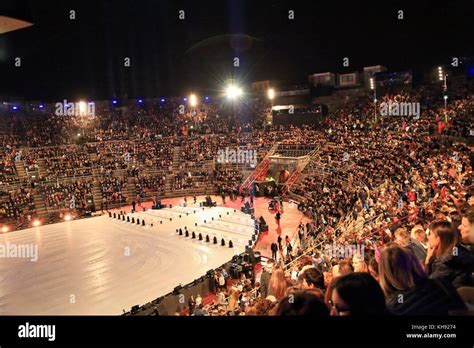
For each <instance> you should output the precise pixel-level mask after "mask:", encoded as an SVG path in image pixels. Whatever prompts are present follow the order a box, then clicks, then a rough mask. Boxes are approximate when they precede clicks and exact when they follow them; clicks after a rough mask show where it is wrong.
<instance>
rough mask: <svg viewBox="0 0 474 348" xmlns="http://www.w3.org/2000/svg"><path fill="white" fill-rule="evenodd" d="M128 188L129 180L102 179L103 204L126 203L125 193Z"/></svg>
mask: <svg viewBox="0 0 474 348" xmlns="http://www.w3.org/2000/svg"><path fill="white" fill-rule="evenodd" d="M126 187H127V178H123V177H121V178H110V177H104V178H102V180H100V188H101V193H102V202H104V203H106V204H117V203H125V202H126V200H127V197H126V195H125V192H124V191H125V188H126Z"/></svg>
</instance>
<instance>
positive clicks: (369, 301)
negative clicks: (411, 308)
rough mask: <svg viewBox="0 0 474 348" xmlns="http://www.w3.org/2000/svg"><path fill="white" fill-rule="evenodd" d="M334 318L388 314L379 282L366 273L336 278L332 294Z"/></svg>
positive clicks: (331, 303)
mask: <svg viewBox="0 0 474 348" xmlns="http://www.w3.org/2000/svg"><path fill="white" fill-rule="evenodd" d="M330 305H331V306H332V309H331V315H333V316H336V315H337V316H348V315H350V316H358V317H362V316H381V315H386V314H387V307H386V305H385V297H384V293H383V291H382V289H381V288H380V285H379V284H378V283H377V281H376V280H375V279H374V278H373V277H372V276H371V275H370V274H369V273H366V272H355V273H349V274H347V275H345V276H340V277H339V278H336V279H335V281H334V284H333V289H332V293H331V302H330Z"/></svg>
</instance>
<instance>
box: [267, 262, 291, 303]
mask: <svg viewBox="0 0 474 348" xmlns="http://www.w3.org/2000/svg"><path fill="white" fill-rule="evenodd" d="M287 287H288V283H287V281H286V277H285V271H284V270H283V268H282V267H281V266H280V265H277V266H275V267H273V272H272V276H271V277H270V281H269V283H268V294H269V295H273V296H275V298H276V299H277V300H281V299H282V298H284V297H285V292H286V289H287Z"/></svg>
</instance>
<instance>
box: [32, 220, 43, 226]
mask: <svg viewBox="0 0 474 348" xmlns="http://www.w3.org/2000/svg"><path fill="white" fill-rule="evenodd" d="M39 225H41V221H39V220H33V226H35V227H38V226H39Z"/></svg>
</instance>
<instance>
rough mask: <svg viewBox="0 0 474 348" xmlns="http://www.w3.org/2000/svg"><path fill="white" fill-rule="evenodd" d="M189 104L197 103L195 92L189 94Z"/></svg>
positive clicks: (194, 104)
mask: <svg viewBox="0 0 474 348" xmlns="http://www.w3.org/2000/svg"><path fill="white" fill-rule="evenodd" d="M189 105H191V106H192V107H194V106H196V105H197V97H196V95H195V94H191V95H190V96H189Z"/></svg>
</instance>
